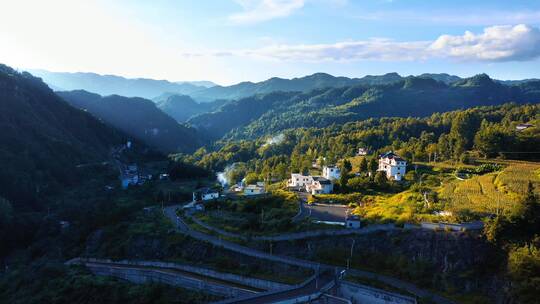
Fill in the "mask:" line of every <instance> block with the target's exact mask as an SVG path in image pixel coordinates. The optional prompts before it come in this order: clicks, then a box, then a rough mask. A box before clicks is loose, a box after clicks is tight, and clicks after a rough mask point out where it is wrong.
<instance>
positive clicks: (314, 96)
mask: <svg viewBox="0 0 540 304" xmlns="http://www.w3.org/2000/svg"><path fill="white" fill-rule="evenodd" d="M394 77H395V76H394ZM445 77H446V76H445ZM507 102H516V103H527V102H530V103H538V102H540V81H531V82H526V83H520V84H518V85H505V84H504V83H501V82H499V81H495V80H492V79H491V78H490V77H489V76H488V75H485V74H480V75H476V76H474V77H471V78H466V79H461V80H459V81H456V82H453V83H451V84H446V83H444V82H442V81H437V80H435V79H433V78H431V77H413V76H410V77H406V78H403V79H402V80H400V81H398V82H392V83H390V84H380V85H366V84H358V85H353V86H347V87H338V88H326V89H316V90H313V91H310V92H307V93H305V92H303V93H300V92H273V93H269V94H259V95H254V96H250V97H246V98H242V99H239V100H235V101H231V102H228V103H226V104H225V105H223V106H221V107H220V108H219V109H218V110H217V111H214V112H213V113H204V114H201V115H198V116H195V117H192V118H191V119H190V120H189V121H188V123H190V124H191V125H193V126H195V127H197V128H199V129H201V130H202V132H205V133H206V134H212V135H213V137H214V138H220V137H222V136H224V135H226V134H227V135H226V136H227V137H233V138H255V137H259V136H263V135H266V134H275V133H278V132H281V131H283V130H286V129H290V128H300V127H323V126H328V125H331V124H334V123H337V124H341V123H346V122H349V121H356V120H362V119H368V118H376V117H392V116H397V117H407V116H427V115H431V114H432V113H435V112H445V111H451V110H457V109H466V108H470V107H475V106H485V105H498V104H502V103H507ZM231 117H234V119H230V118H231Z"/></svg>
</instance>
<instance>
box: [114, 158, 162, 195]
mask: <svg viewBox="0 0 540 304" xmlns="http://www.w3.org/2000/svg"><path fill="white" fill-rule="evenodd" d="M142 171H143V170H140V169H139V167H138V166H137V164H131V165H128V166H127V167H125V168H124V169H123V171H122V177H121V180H122V189H127V188H128V187H129V186H138V185H143V184H144V183H146V182H147V181H149V180H152V179H153V178H154V177H153V176H152V174H144V173H143V172H142ZM169 178H170V177H169V174H167V173H162V174H159V180H169Z"/></svg>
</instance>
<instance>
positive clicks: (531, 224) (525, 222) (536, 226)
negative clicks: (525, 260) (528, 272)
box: [519, 181, 540, 244]
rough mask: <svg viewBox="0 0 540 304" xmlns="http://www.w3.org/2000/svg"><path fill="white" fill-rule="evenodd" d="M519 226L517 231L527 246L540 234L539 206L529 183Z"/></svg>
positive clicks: (532, 187)
mask: <svg viewBox="0 0 540 304" xmlns="http://www.w3.org/2000/svg"><path fill="white" fill-rule="evenodd" d="M520 226H521V227H520V229H519V230H520V231H521V233H522V235H523V237H524V238H525V241H526V242H527V243H529V244H530V243H531V241H532V240H533V239H534V237H535V236H536V235H538V234H540V204H539V203H538V198H537V197H536V195H535V194H534V186H533V184H532V182H530V181H529V184H528V187H527V195H526V197H525V200H524V201H523V213H522V216H521V221H520Z"/></svg>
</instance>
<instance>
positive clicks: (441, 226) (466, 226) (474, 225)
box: [421, 222, 484, 231]
mask: <svg viewBox="0 0 540 304" xmlns="http://www.w3.org/2000/svg"><path fill="white" fill-rule="evenodd" d="M421 227H422V228H424V229H429V230H451V231H467V230H481V229H483V228H484V223H482V222H470V223H461V224H453V223H428V222H423V223H422V224H421Z"/></svg>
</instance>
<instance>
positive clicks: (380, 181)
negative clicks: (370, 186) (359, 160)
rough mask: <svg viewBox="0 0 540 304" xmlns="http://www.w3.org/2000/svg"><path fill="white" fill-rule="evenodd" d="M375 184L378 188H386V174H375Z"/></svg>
mask: <svg viewBox="0 0 540 304" xmlns="http://www.w3.org/2000/svg"><path fill="white" fill-rule="evenodd" d="M375 183H376V184H377V185H378V186H379V187H386V186H387V184H388V178H387V177H386V172H383V171H379V172H377V174H375Z"/></svg>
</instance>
